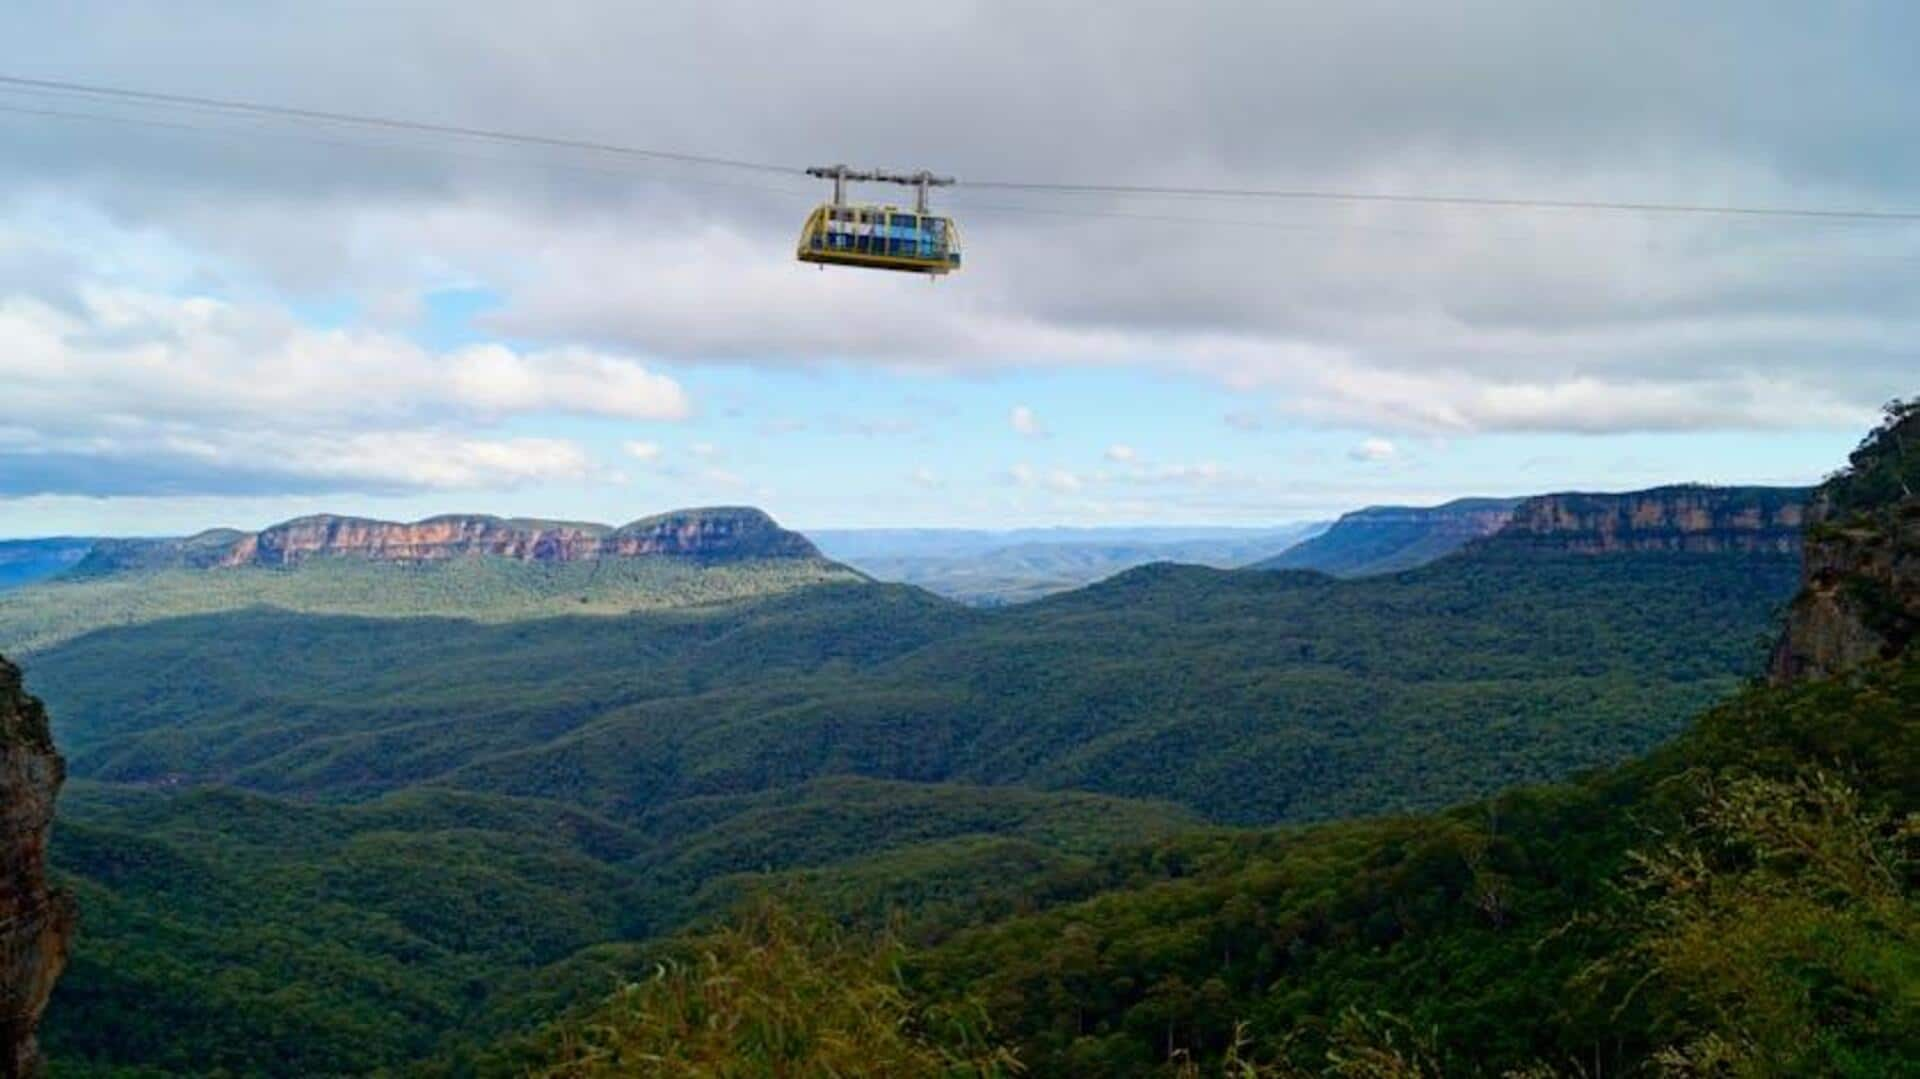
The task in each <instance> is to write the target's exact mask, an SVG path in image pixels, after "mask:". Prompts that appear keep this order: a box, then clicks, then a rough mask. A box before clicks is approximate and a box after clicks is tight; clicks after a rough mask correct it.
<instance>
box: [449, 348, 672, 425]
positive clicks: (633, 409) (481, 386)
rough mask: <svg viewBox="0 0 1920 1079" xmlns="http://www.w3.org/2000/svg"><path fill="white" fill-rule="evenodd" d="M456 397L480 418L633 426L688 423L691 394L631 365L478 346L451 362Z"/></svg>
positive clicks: (577, 353) (579, 353)
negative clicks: (608, 419) (532, 415)
mask: <svg viewBox="0 0 1920 1079" xmlns="http://www.w3.org/2000/svg"><path fill="white" fill-rule="evenodd" d="M450 365H451V367H452V380H453V387H454V392H455V395H456V397H457V399H458V400H460V401H461V402H462V403H464V404H466V405H468V406H470V407H472V408H474V409H475V410H477V411H481V412H495V413H509V414H510V413H528V412H567V413H573V414H576V415H589V416H614V417H619V418H623V419H634V420H678V419H685V418H686V416H687V414H688V413H689V412H690V411H691V410H692V409H691V405H690V404H689V402H688V400H687V394H686V391H684V390H682V389H681V388H680V384H679V383H677V382H675V381H674V380H673V379H671V378H668V377H667V376H665V375H657V374H654V373H653V372H651V371H648V370H647V369H646V368H644V367H642V366H640V365H639V364H637V363H635V362H633V361H632V360H628V359H622V358H618V357H614V356H607V355H604V354H601V353H596V352H590V351H588V350H586V349H581V348H563V349H554V350H549V351H543V352H534V353H528V354H524V355H522V354H518V353H515V352H513V351H512V350H511V349H508V348H505V347H503V346H500V345H478V346H475V347H472V348H467V349H462V350H461V351H459V352H456V353H454V354H453V356H452V357H450Z"/></svg>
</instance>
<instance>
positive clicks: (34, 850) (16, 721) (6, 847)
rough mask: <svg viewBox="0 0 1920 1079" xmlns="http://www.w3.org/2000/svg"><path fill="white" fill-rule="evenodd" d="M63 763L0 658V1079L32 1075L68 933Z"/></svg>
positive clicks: (70, 911)
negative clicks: (58, 835)
mask: <svg viewBox="0 0 1920 1079" xmlns="http://www.w3.org/2000/svg"><path fill="white" fill-rule="evenodd" d="M65 778H66V766H65V764H64V763H63V762H62V761H61V760H60V757H59V756H58V755H57V754H56V753H54V751H53V738H52V736H51V735H50V734H49V732H48V730H47V716H46V711H45V710H44V709H42V708H41V707H40V702H39V701H37V700H35V699H33V698H32V697H29V696H27V695H26V693H25V692H24V691H23V690H22V689H21V687H20V670H19V668H17V667H15V666H14V665H13V664H11V663H8V662H7V661H6V660H5V659H0V1079H12V1077H14V1076H24V1075H37V1074H39V1072H40V1054H39V1047H38V1044H37V1042H36V1041H35V1038H34V1031H35V1029H36V1028H37V1027H38V1026H39V1023H40V1014H41V1012H43V1011H44V1010H45V1009H46V1006H47V997H48V996H49V995H50V994H51V993H52V992H53V983H54V981H55V979H57V978H59V976H60V971H61V968H63V967H64V966H66V962H67V947H68V944H69V942H70V941H71V940H72V938H73V927H74V907H73V901H72V899H71V898H70V897H68V896H67V895H65V894H64V893H61V892H56V891H53V890H52V889H50V888H49V887H48V885H47V877H46V860H47V859H46V853H47V833H48V831H49V829H50V828H51V826H52V824H53V800H54V796H55V795H56V794H58V793H59V790H60V784H61V782H62V781H63V780H64V779H65Z"/></svg>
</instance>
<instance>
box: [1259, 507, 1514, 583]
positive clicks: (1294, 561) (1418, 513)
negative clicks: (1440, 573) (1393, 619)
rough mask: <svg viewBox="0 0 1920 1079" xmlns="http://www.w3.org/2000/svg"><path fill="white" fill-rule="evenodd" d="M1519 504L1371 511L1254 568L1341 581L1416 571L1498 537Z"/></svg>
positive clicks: (1345, 518) (1354, 514)
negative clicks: (1326, 575)
mask: <svg viewBox="0 0 1920 1079" xmlns="http://www.w3.org/2000/svg"><path fill="white" fill-rule="evenodd" d="M1519 502H1520V500H1519V499H1516V498H1461V499H1456V500H1454V501H1452V502H1448V503H1446V504H1444V505H1439V506H1369V507H1367V508H1366V509H1362V510H1355V511H1354V512H1352V513H1349V514H1345V515H1344V516H1342V517H1341V518H1340V519H1339V520H1338V521H1335V522H1334V523H1333V527H1331V528H1329V529H1327V530H1326V531H1325V532H1323V533H1321V534H1320V535H1318V536H1315V537H1314V538H1312V539H1309V540H1307V541H1306V542H1304V543H1300V544H1296V545H1295V546H1293V547H1290V548H1288V549H1287V550H1286V551H1283V552H1282V553H1280V554H1278V555H1275V556H1274V557H1272V558H1269V559H1266V560H1265V561H1262V562H1257V563H1255V564H1254V565H1253V567H1252V568H1253V569H1263V570H1278V569H1310V570H1318V571H1320V572H1321V573H1331V574H1333V575H1334V576H1336V577H1364V576H1368V575H1371V574H1377V573H1395V572H1398V571H1400V570H1407V569H1413V568H1415V567H1417V566H1422V565H1425V564H1426V563H1428V562H1431V561H1433V560H1434V559H1437V558H1441V557H1443V556H1445V555H1449V554H1452V553H1453V552H1454V551H1457V550H1459V549H1460V548H1461V547H1463V546H1465V545H1466V544H1468V543H1470V542H1472V541H1474V540H1476V539H1479V538H1481V537H1483V536H1488V535H1491V534H1493V533H1494V532H1497V531H1499V530H1500V528H1501V526H1503V525H1505V524H1506V523H1507V519H1508V518H1509V517H1511V516H1512V515H1513V510H1514V507H1515V506H1517V505H1519Z"/></svg>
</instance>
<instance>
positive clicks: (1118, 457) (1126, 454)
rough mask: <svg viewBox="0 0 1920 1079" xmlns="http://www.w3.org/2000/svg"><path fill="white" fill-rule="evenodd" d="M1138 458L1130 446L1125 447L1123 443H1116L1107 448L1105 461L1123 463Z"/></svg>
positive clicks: (1137, 454)
mask: <svg viewBox="0 0 1920 1079" xmlns="http://www.w3.org/2000/svg"><path fill="white" fill-rule="evenodd" d="M1139 456H1140V455H1139V453H1138V452H1136V451H1135V450H1134V448H1133V447H1132V446H1129V445H1126V444H1125V443H1121V442H1116V443H1114V444H1113V445H1111V446H1108V447H1107V460H1109V461H1119V462H1123V463H1124V462H1127V461H1132V460H1134V459H1135V458H1137V457H1139Z"/></svg>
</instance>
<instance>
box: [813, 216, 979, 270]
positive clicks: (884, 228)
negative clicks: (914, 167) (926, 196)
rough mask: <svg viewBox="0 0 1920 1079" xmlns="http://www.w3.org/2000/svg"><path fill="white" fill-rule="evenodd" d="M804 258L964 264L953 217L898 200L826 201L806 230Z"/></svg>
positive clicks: (946, 266)
mask: <svg viewBox="0 0 1920 1079" xmlns="http://www.w3.org/2000/svg"><path fill="white" fill-rule="evenodd" d="M799 256H800V261H801V262H818V263H822V264H832V265H835V266H864V267H866V268H868V269H870V270H899V271H901V272H904V273H924V274H947V273H952V272H953V271H955V270H957V269H959V268H960V231H959V229H957V228H955V227H954V224H953V219H952V218H950V217H941V216H939V215H938V214H924V213H916V212H914V211H913V210H902V209H900V208H898V207H895V206H858V205H847V204H838V205H836V204H834V203H831V202H829V203H823V204H822V205H820V206H819V207H818V208H816V209H815V210H814V211H813V213H811V214H809V215H808V216H807V224H806V227H805V228H804V229H803V230H802V231H801V233H800V249H799Z"/></svg>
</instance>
